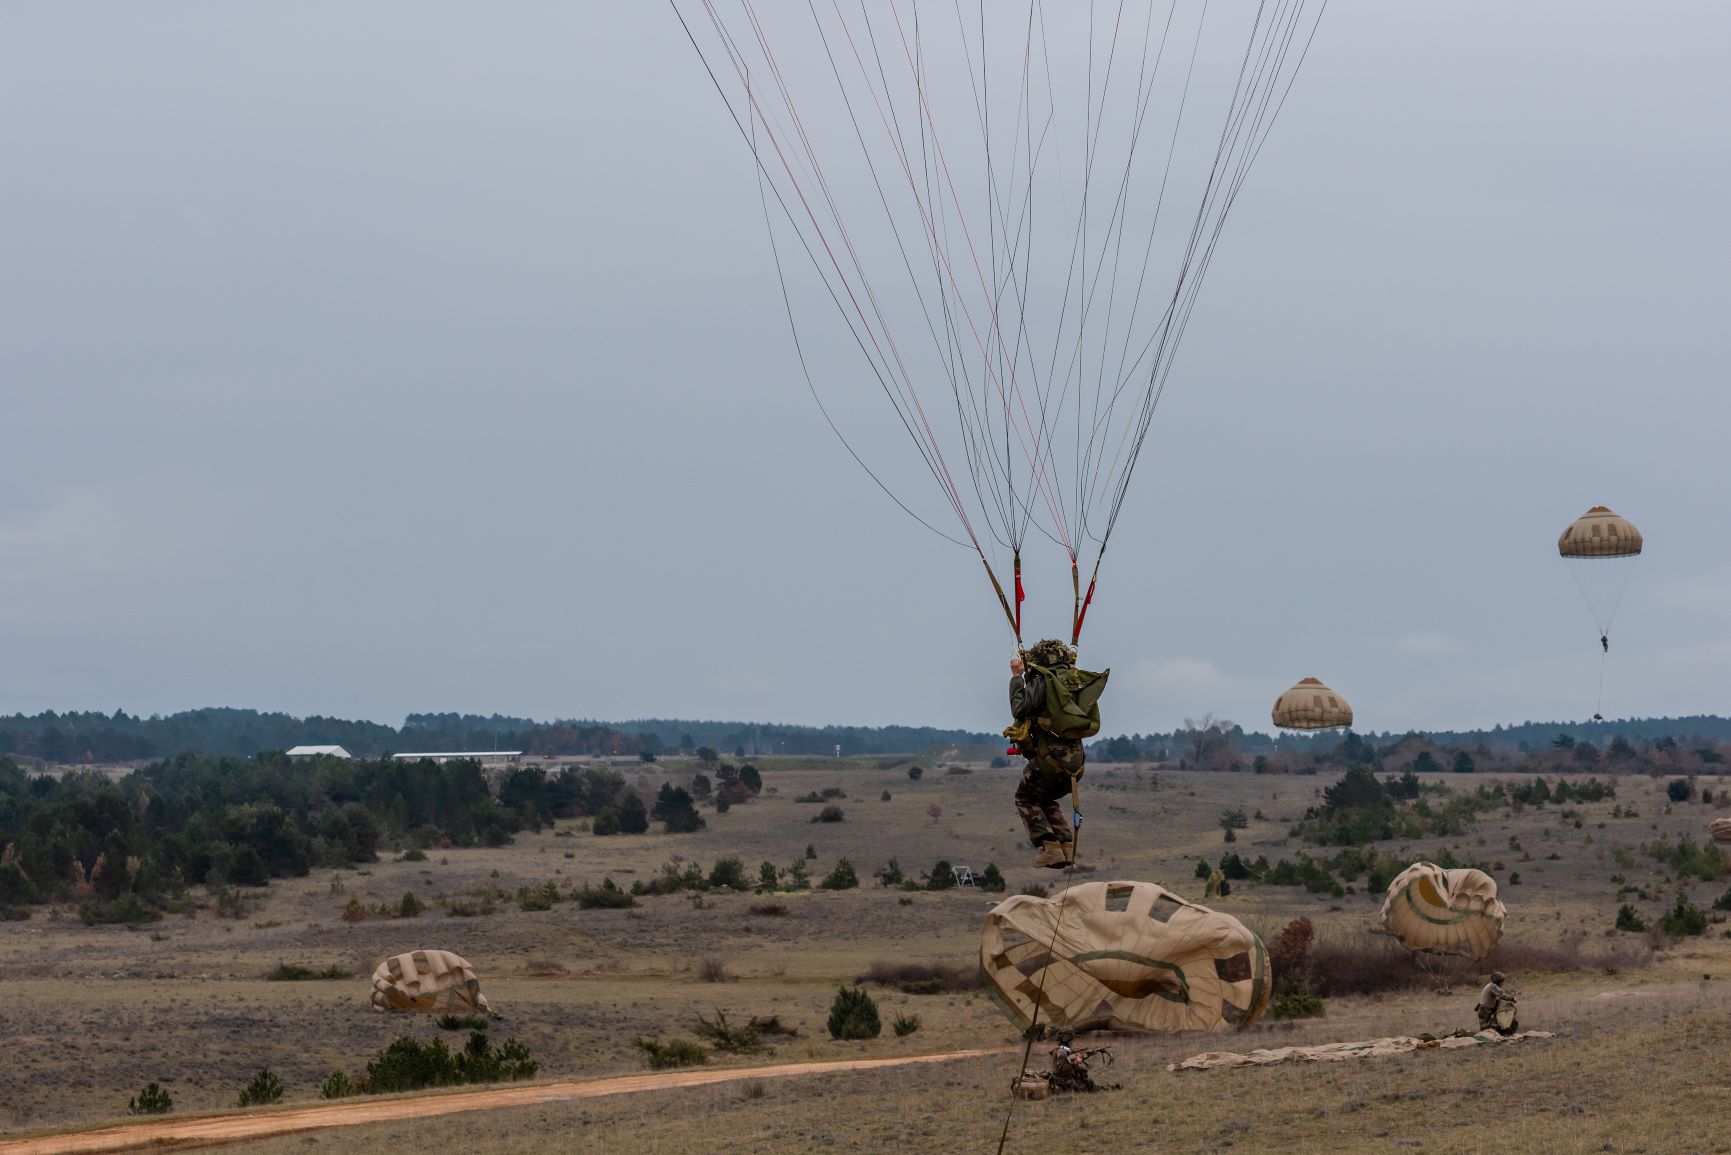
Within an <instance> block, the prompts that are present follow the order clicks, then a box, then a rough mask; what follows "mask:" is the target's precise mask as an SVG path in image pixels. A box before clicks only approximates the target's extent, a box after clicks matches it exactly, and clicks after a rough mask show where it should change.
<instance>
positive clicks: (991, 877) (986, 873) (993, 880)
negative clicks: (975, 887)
mask: <svg viewBox="0 0 1731 1155" xmlns="http://www.w3.org/2000/svg"><path fill="white" fill-rule="evenodd" d="M979 881H980V889H981V890H984V891H988V892H989V893H992V894H1002V893H1003V890H1004V875H1003V872H1002V871H1000V870H999V869H998V864H997V863H995V862H988V863H986V869H984V870H982V871H980V880H979Z"/></svg>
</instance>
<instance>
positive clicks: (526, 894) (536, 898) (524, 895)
mask: <svg viewBox="0 0 1731 1155" xmlns="http://www.w3.org/2000/svg"><path fill="white" fill-rule="evenodd" d="M558 901H559V886H558V884H557V883H555V882H553V881H552V880H551V879H549V880H547V881H546V882H543V883H542V884H541V885H540V886H536V887H528V886H519V887H518V888H517V909H518V910H552V909H553V904H554V903H556V902H558Z"/></svg>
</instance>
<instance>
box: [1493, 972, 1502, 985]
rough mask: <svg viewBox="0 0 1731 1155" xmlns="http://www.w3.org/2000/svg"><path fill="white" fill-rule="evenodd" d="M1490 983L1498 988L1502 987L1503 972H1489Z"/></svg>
mask: <svg viewBox="0 0 1731 1155" xmlns="http://www.w3.org/2000/svg"><path fill="white" fill-rule="evenodd" d="M1491 981H1492V982H1493V983H1496V984H1497V985H1498V986H1499V987H1500V986H1502V985H1503V972H1502V971H1492V972H1491Z"/></svg>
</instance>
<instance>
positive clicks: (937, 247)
mask: <svg viewBox="0 0 1731 1155" xmlns="http://www.w3.org/2000/svg"><path fill="white" fill-rule="evenodd" d="M704 4H705V7H706V8H711V10H712V11H713V8H712V0H704ZM741 7H742V8H743V9H744V10H745V11H746V12H747V14H748V16H749V18H750V19H751V21H752V22H753V25H754V27H756V28H757V30H758V44H759V48H760V49H761V51H762V52H763V53H764V56H765V59H766V60H769V62H770V66H771V68H772V70H774V72H775V74H776V76H777V79H778V84H779V85H780V87H781V91H782V98H783V100H784V102H785V103H786V104H787V105H788V110H789V112H790V114H791V115H792V116H793V119H794V123H795V125H796V128H798V131H799V134H800V137H801V140H802V142H803V143H804V145H805V148H806V153H807V156H808V157H809V159H810V160H811V163H812V165H813V169H814V172H816V174H817V180H818V182H819V184H820V186H821V187H822V189H823V191H824V194H825V198H826V203H827V204H828V206H829V209H830V212H831V215H832V217H834V218H835V219H836V223H837V227H838V229H840V231H841V232H842V234H843V238H844V241H846V243H847V247H848V252H849V255H850V257H852V258H853V261H854V264H855V268H856V272H857V273H858V275H859V276H860V278H861V281H862V286H863V287H864V288H865V289H866V291H867V293H868V294H871V289H870V286H869V282H867V281H866V279H865V273H864V269H863V267H861V265H860V261H859V257H858V254H857V252H856V251H855V250H854V248H853V245H852V243H851V240H850V239H849V238H848V234H847V230H846V227H845V225H843V224H842V223H841V221H840V213H839V210H838V209H837V207H836V206H835V204H834V202H833V199H831V198H830V195H829V187H828V184H827V181H826V179H825V178H824V177H823V175H822V172H821V167H820V166H819V164H818V162H817V160H816V156H815V151H814V150H813V149H812V147H811V144H810V140H809V138H808V137H806V135H805V131H804V127H803V123H802V122H801V120H800V117H799V114H798V111H797V110H796V109H795V108H794V107H793V100H792V97H791V94H790V93H789V92H788V90H787V87H786V84H785V82H784V81H782V79H781V73H780V69H779V66H778V65H777V64H776V62H775V60H774V57H773V52H772V50H771V49H770V47H769V43H768V39H767V37H766V36H765V35H764V34H763V32H762V27H761V24H760V23H759V22H758V19H757V13H756V10H755V9H754V8H753V6H752V4H751V0H741ZM808 7H809V8H810V10H811V11H812V13H813V17H814V22H815V20H816V9H815V6H814V2H813V0H808ZM832 7H833V8H834V11H835V13H836V18H837V22H838V24H839V25H840V28H841V32H842V34H843V35H844V36H845V37H846V39H847V41H848V45H849V48H850V49H851V51H852V53H853V56H854V60H855V63H856V64H857V65H858V67H859V69H860V73H861V75H862V76H864V77H865V78H866V81H867V85H866V86H867V91H868V92H869V94H870V95H871V98H872V103H873V105H874V106H875V108H876V110H877V112H878V116H879V120H880V121H881V123H882V124H883V126H884V128H885V131H886V132H887V133H889V134H890V136H891V137H892V138H893V137H894V136H895V133H894V129H893V126H892V123H891V118H890V116H889V114H888V113H887V112H886V111H885V107H884V102H883V101H881V100H880V99H879V97H878V92H877V89H876V88H875V87H872V86H871V84H870V72H869V70H868V69H867V68H866V64H865V60H864V57H863V55H862V54H861V52H860V48H859V44H858V41H857V40H856V38H855V37H854V33H853V28H852V25H850V24H849V23H848V20H847V18H846V17H845V16H844V15H843V14H842V12H841V8H840V5H839V3H838V2H835V0H832ZM891 14H892V16H893V17H894V19H895V23H896V27H897V31H898V33H899V35H900V38H901V42H902V49H903V53H904V56H905V57H906V59H907V62H908V65H909V68H910V69H911V70H913V72H914V74H915V75H916V77H917V76H918V75H919V74H920V69H919V64H918V62H917V60H916V58H915V56H914V53H913V51H912V49H911V47H910V46H909V44H908V41H907V33H906V29H905V28H904V27H903V25H902V21H901V14H900V12H899V11H898V10H897V9H896V8H895V7H894V6H893V5H892V6H891ZM719 31H720V29H719V25H718V32H719ZM818 31H819V35H820V37H822V38H823V39H824V42H825V45H826V48H827V45H828V36H827V35H826V34H825V33H824V32H823V31H822V25H821V23H818ZM831 60H832V70H833V71H834V72H835V75H836V78H837V82H838V85H840V84H842V81H841V77H840V72H839V68H838V67H836V66H835V65H834V63H833V56H832V57H831ZM917 92H918V98H919V102H920V105H921V111H922V117H923V121H924V125H925V128H926V129H929V131H930V133H931V136H932V146H933V150H934V155H935V156H936V158H937V161H938V165H939V167H940V168H941V170H942V173H943V177H944V183H945V184H946V185H947V187H948V189H949V194H950V201H951V203H952V204H954V205H955V206H956V217H957V224H958V225H959V226H960V228H961V230H962V236H963V238H964V240H965V241H966V242H967V244H968V248H969V252H970V254H971V255H972V256H973V261H974V269H975V274H976V276H977V278H978V279H979V281H980V286H981V288H982V289H983V290H984V289H985V288H986V285H985V274H984V272H983V270H982V269H981V268H980V264H979V257H978V254H977V252H976V251H975V250H974V246H973V239H972V235H971V234H970V233H969V231H968V228H967V222H966V219H965V216H964V215H963V214H962V212H961V209H960V205H961V199H960V196H959V194H958V193H957V191H956V188H955V183H954V180H953V178H952V177H951V175H950V172H949V168H948V162H947V161H946V160H945V159H944V154H943V147H942V145H941V143H939V141H938V139H937V126H936V123H935V121H934V120H933V119H932V116H931V111H930V108H929V107H928V106H927V104H926V101H925V94H924V92H923V90H917ZM848 107H849V110H850V115H852V104H851V101H850V102H848ZM861 139H862V149H863V148H864V144H863V138H861ZM866 151H867V162H868V164H869V163H870V155H869V150H866ZM893 151H894V152H895V156H896V159H897V161H898V162H899V163H900V165H901V168H902V171H903V174H904V175H905V176H906V177H907V180H908V186H909V189H910V192H911V194H912V198H913V202H914V205H915V207H916V209H917V210H918V212H919V215H920V219H921V222H922V223H923V224H924V226H925V230H926V232H927V234H928V237H929V239H930V241H931V243H932V245H933V248H934V251H935V252H936V253H937V255H938V259H939V262H940V264H941V265H942V268H943V277H944V278H946V279H948V281H949V284H950V289H951V291H952V293H953V294H954V295H955V297H956V301H957V305H958V306H959V308H960V311H961V313H962V317H963V319H964V320H966V321H967V323H968V327H969V330H970V332H971V333H972V335H973V337H974V340H975V343H976V344H977V345H978V346H979V347H980V350H981V352H982V354H983V355H985V357H986V369H987V371H988V377H989V379H990V380H991V383H992V384H993V385H994V386H995V387H996V388H997V390H998V392H999V393H1000V395H1005V396H1007V395H1008V394H1011V393H1013V394H1015V395H1016V397H1017V400H1018V402H1019V403H1020V407H1021V410H1022V414H1023V425H1024V426H1026V427H1027V428H1028V429H1029V430H1030V431H1031V429H1032V423H1031V418H1029V417H1028V415H1027V406H1026V403H1025V401H1022V399H1021V397H1020V389H1019V387H1018V385H1017V384H1016V381H1015V379H1014V377H1013V376H1012V377H1011V380H1010V382H1009V388H1008V390H1006V389H1005V384H1004V382H1003V381H1002V380H1001V379H1000V378H999V377H998V375H997V374H994V373H991V372H990V369H991V356H990V347H989V346H988V344H987V342H986V340H985V338H984V337H983V336H982V335H981V333H980V331H979V326H978V325H977V324H975V322H974V319H973V315H972V313H971V312H970V311H969V310H968V308H967V305H966V301H965V300H964V299H963V297H962V294H961V287H960V284H959V283H958V282H957V280H956V275H955V271H954V269H953V267H952V266H951V265H950V262H949V259H948V256H947V254H945V253H944V252H943V244H942V240H941V238H940V237H939V234H938V231H937V228H936V224H935V221H934V216H933V213H932V210H931V209H930V207H929V206H927V205H926V203H925V201H924V200H922V199H921V197H920V194H919V187H918V182H917V181H916V180H915V178H914V174H913V170H912V166H911V162H910V158H909V157H908V156H907V154H906V152H905V150H902V149H900V148H897V149H894V150H893ZM789 175H790V179H793V178H792V174H791V170H790V174H789ZM801 199H802V200H803V199H804V198H803V195H802V198H801ZM814 224H815V221H814ZM871 299H872V303H873V307H874V312H876V313H877V315H878V316H879V321H880V324H882V325H883V326H884V328H885V338H886V340H887V341H888V343H889V344H890V347H891V349H892V351H893V352H895V353H896V357H897V365H898V368H900V369H901V370H902V373H903V377H904V379H905V380H907V386H906V390H907V393H908V395H909V397H910V399H911V400H912V402H913V404H914V406H915V407H916V409H918V411H919V417H920V421H921V423H922V424H923V425H924V426H925V428H926V433H927V437H928V438H929V439H930V440H931V442H932V445H933V448H934V450H936V445H937V443H936V436H935V434H933V433H932V431H931V428H930V424H929V421H928V420H927V418H926V415H925V410H924V407H923V405H921V403H920V401H919V397H918V394H917V392H915V391H914V389H913V385H912V381H911V379H910V378H908V377H907V373H906V366H905V364H903V363H902V361H901V359H900V351H899V348H898V347H897V346H896V345H895V342H894V339H893V337H891V336H890V335H889V333H888V325H887V322H886V321H885V320H884V318H883V316H882V311H881V307H880V306H879V304H878V302H877V299H876V297H875V295H872V296H871ZM995 336H997V338H998V346H999V348H1000V350H1002V348H1003V339H1002V333H1001V332H997V333H995ZM1017 434H1018V439H1019V440H1020V441H1021V442H1022V448H1023V451H1024V453H1025V454H1026V455H1027V456H1028V458H1029V461H1030V465H1031V469H1032V472H1033V475H1034V478H1035V480H1036V481H1037V482H1038V483H1039V484H1040V488H1041V490H1042V493H1043V495H1044V496H1045V497H1046V499H1047V504H1048V506H1049V507H1050V508H1051V509H1052V511H1053V516H1054V518H1059V519H1060V525H1059V529H1060V531H1061V532H1062V528H1063V527H1062V524H1061V518H1060V515H1059V513H1058V507H1057V504H1056V499H1055V498H1054V497H1053V496H1052V492H1051V488H1052V487H1051V482H1050V479H1049V476H1048V470H1047V468H1046V465H1045V462H1044V461H1043V459H1042V456H1041V454H1040V451H1039V448H1038V444H1037V442H1036V444H1035V445H1033V446H1030V445H1029V442H1028V437H1027V435H1025V434H1024V433H1023V429H1022V428H1021V427H1018V429H1017ZM946 473H947V470H946ZM953 485H954V482H953V480H952V481H950V482H949V486H950V487H952V488H953ZM959 500H960V499H959V494H956V495H954V496H953V497H952V501H953V502H956V503H959ZM958 513H959V514H960V515H961V516H962V517H963V518H964V520H965V517H966V515H965V513H961V511H960V510H958ZM970 532H971V531H970ZM1067 544H1068V543H1067V541H1066V545H1067Z"/></svg>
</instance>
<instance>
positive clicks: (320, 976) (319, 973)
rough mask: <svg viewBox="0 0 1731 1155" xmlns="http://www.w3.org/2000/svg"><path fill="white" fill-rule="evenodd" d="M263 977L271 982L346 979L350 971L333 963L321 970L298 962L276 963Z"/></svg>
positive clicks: (349, 975)
mask: <svg viewBox="0 0 1731 1155" xmlns="http://www.w3.org/2000/svg"><path fill="white" fill-rule="evenodd" d="M264 977H265V981H266V982H273V983H297V982H316V981H326V980H336V979H346V978H349V977H351V972H350V970H349V968H348V967H344V966H336V965H334V964H333V965H331V966H328V967H324V968H323V969H321V970H314V969H313V968H311V967H303V966H301V965H299V964H298V963H277V964H276V969H275V970H274V971H271V972H270V973H269V974H267V975H265V976H264Z"/></svg>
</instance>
